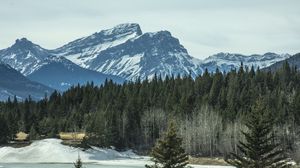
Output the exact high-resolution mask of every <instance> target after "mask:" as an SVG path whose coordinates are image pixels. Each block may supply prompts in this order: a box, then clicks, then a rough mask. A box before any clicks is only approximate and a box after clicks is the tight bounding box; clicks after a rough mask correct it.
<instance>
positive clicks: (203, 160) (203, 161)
mask: <svg viewBox="0 0 300 168" xmlns="http://www.w3.org/2000/svg"><path fill="white" fill-rule="evenodd" d="M189 163H190V164H198V165H219V166H228V164H227V163H226V162H225V161H224V159H223V158H209V157H197V158H195V157H191V156H190V157H189Z"/></svg>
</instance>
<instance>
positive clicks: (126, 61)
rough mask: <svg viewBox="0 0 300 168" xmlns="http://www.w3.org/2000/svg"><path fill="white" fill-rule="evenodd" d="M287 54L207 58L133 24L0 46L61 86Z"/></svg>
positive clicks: (6, 57) (19, 65)
mask: <svg viewBox="0 0 300 168" xmlns="http://www.w3.org/2000/svg"><path fill="white" fill-rule="evenodd" d="M290 57H291V55H289V54H275V53H266V54H263V55H249V56H245V55H241V54H231V53H218V54H216V55H213V56H210V57H208V58H206V59H204V60H199V59H197V58H194V57H192V56H191V55H189V54H188V52H187V50H186V49H185V48H184V46H182V45H181V44H180V42H179V40H178V39H177V38H175V37H173V36H172V34H171V33H170V32H168V31H158V32H146V33H143V32H142V30H141V28H140V26H139V25H138V24H135V23H127V24H120V25H117V26H116V27H113V28H111V29H107V30H102V31H100V32H97V33H94V34H92V35H90V36H87V37H83V38H80V39H77V40H74V41H72V42H70V43H68V44H66V45H63V46H62V47H59V48H57V49H54V50H48V49H44V48H42V47H41V46H39V45H37V44H34V43H32V42H31V41H29V40H27V39H26V38H22V39H18V40H16V42H15V44H13V45H12V46H11V47H9V48H7V49H3V50H0V61H2V62H4V63H5V64H8V65H10V66H11V67H12V68H14V69H16V70H17V71H19V72H20V73H22V74H23V75H25V76H26V77H27V78H29V79H30V80H32V81H36V82H39V83H41V84H44V85H47V86H48V87H51V88H54V89H57V90H62V91H63V90H66V89H68V88H69V87H70V86H71V85H76V84H77V83H79V84H85V83H86V82H88V81H94V83H96V84H101V83H103V82H104V80H105V79H106V78H107V79H112V80H113V81H115V82H118V83H122V82H124V81H125V80H136V79H137V78H140V79H146V78H149V79H151V78H152V77H153V76H154V75H155V74H158V75H161V76H162V77H165V76H167V75H168V76H171V75H181V76H183V75H192V77H196V76H197V75H199V74H202V73H203V72H204V70H205V69H208V71H209V72H214V71H215V70H216V68H219V69H220V70H221V71H222V72H228V71H230V70H231V69H235V68H238V67H239V66H240V65H241V62H243V64H244V65H245V66H248V67H250V66H254V67H255V68H257V67H260V68H266V67H268V66H270V65H272V64H274V63H276V62H280V61H282V60H285V59H288V58H290Z"/></svg>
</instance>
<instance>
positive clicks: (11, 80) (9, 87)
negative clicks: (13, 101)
mask: <svg viewBox="0 0 300 168" xmlns="http://www.w3.org/2000/svg"><path fill="white" fill-rule="evenodd" d="M52 91H53V89H51V88H49V87H47V86H45V85H42V84H40V83H37V82H33V81H31V80H29V79H27V78H26V77H25V76H23V75H22V74H21V73H20V72H18V71H16V70H15V69H13V68H12V67H11V66H9V65H7V64H4V63H1V62H0V101H3V100H7V99H8V97H11V98H13V97H14V96H15V95H16V97H17V98H18V99H19V100H22V99H25V98H27V97H28V96H29V95H30V96H31V98H32V99H35V100H37V99H41V98H43V97H44V96H45V94H48V95H49V94H50V93H51V92H52Z"/></svg>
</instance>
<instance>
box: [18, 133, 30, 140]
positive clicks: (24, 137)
mask: <svg viewBox="0 0 300 168" xmlns="http://www.w3.org/2000/svg"><path fill="white" fill-rule="evenodd" d="M15 140H16V141H26V140H28V134H26V133H25V132H19V133H17V134H16V138H15Z"/></svg>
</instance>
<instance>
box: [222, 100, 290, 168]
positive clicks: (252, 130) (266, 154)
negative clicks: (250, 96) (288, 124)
mask: <svg viewBox="0 0 300 168" xmlns="http://www.w3.org/2000/svg"><path fill="white" fill-rule="evenodd" d="M262 102H263V101H262V100H260V99H259V101H257V104H256V105H255V107H254V109H253V110H252V111H253V112H252V113H251V114H250V116H249V118H248V120H247V122H246V124H245V125H246V127H247V128H248V131H247V132H244V131H242V134H243V135H244V136H245V140H246V141H245V142H242V141H240V142H239V143H240V144H239V145H238V149H239V151H240V152H241V155H240V154H236V153H231V157H230V159H228V158H227V159H226V161H227V163H229V164H231V165H233V166H235V167H237V168H272V167H276V168H281V167H286V164H285V157H284V153H283V150H281V149H280V145H279V144H278V143H276V142H274V141H275V136H274V134H272V131H273V126H274V119H273V118H272V117H270V115H266V114H269V113H268V112H267V108H266V106H265V105H263V103H262Z"/></svg>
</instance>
